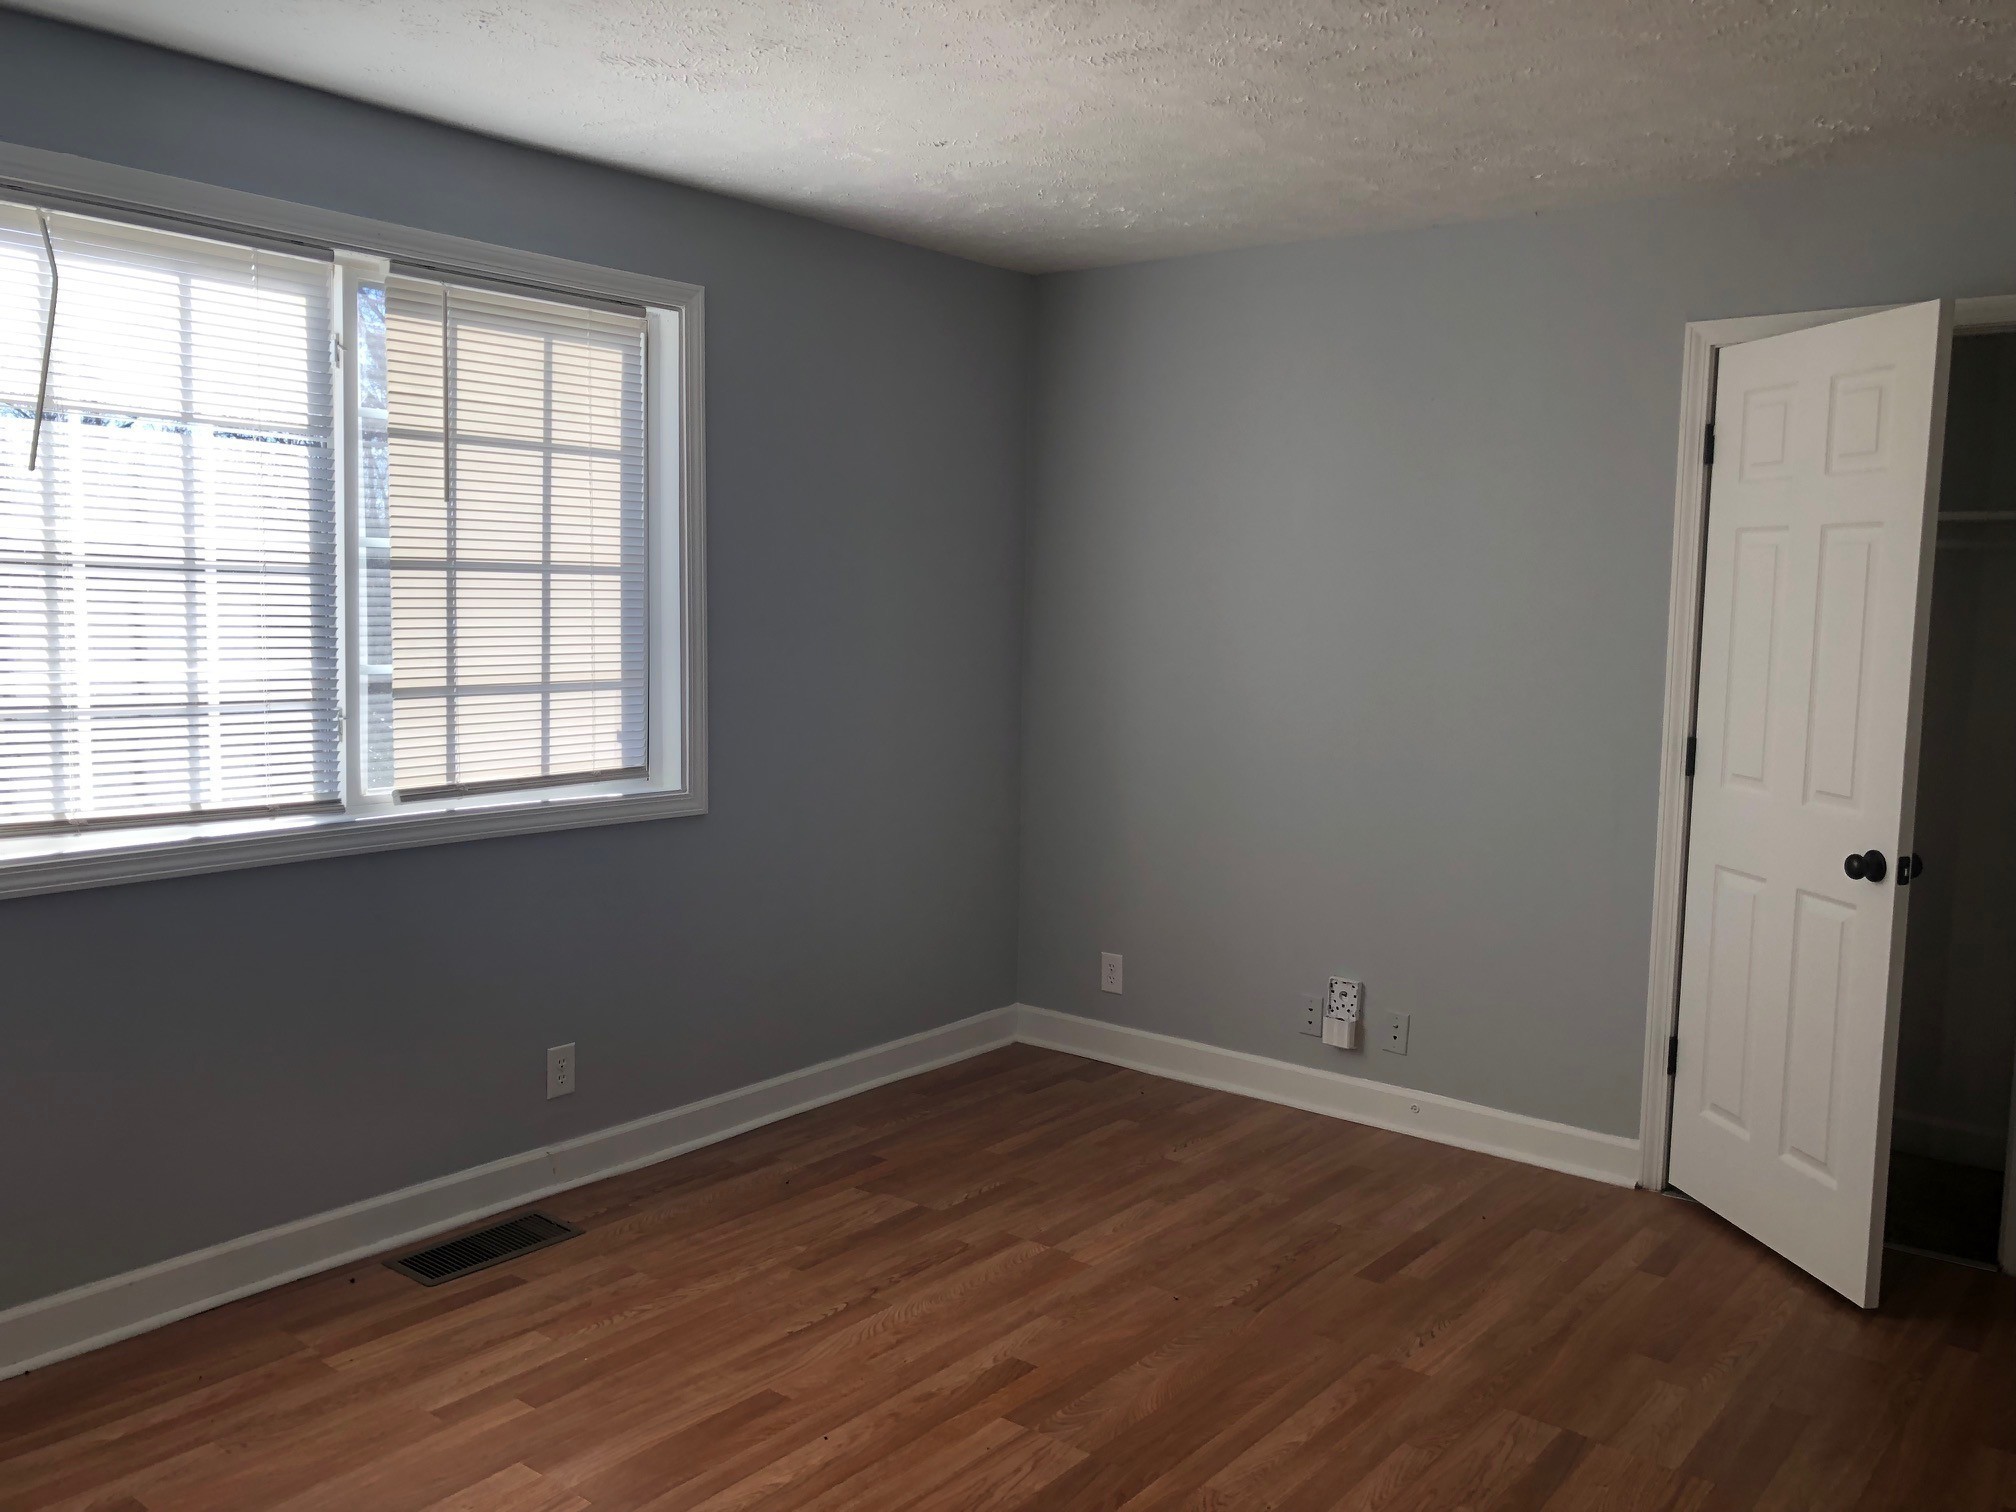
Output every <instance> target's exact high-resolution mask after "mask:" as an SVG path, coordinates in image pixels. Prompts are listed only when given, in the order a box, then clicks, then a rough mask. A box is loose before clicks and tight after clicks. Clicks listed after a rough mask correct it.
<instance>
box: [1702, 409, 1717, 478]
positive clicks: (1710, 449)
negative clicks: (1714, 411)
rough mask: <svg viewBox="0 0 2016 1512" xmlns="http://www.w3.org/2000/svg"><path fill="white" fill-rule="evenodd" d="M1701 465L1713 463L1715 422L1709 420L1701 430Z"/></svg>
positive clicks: (1706, 465)
mask: <svg viewBox="0 0 2016 1512" xmlns="http://www.w3.org/2000/svg"><path fill="white" fill-rule="evenodd" d="M1701 465H1702V466H1703V467H1713V466H1714V465H1715V422H1714V421H1713V420H1710V421H1709V422H1708V423H1707V425H1705V426H1703V427H1702V430H1701Z"/></svg>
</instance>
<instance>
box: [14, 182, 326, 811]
mask: <svg viewBox="0 0 2016 1512" xmlns="http://www.w3.org/2000/svg"><path fill="white" fill-rule="evenodd" d="M45 229H46V232H47V239H46V240H45V239H44V231H45ZM52 266H53V268H54V269H55V270H57V271H56V273H55V274H54V275H53V276H52V273H51V268H52ZM52 298H55V299H56V300H57V317H58V319H57V328H56V330H55V333H54V339H53V340H51V341H49V342H48V343H47V345H48V352H49V365H48V381H47V385H46V390H45V387H44V385H43V382H42V378H41V372H42V354H43V350H44V345H45V342H44V337H45V334H46V332H47V320H48V314H49V304H50V301H51V299H52ZM329 312H330V302H329V265H328V264H327V263H320V264H318V263H315V262H312V261H309V260H308V259H306V258H300V257H290V256H285V255H281V254H276V253H271V252H264V251H258V250H255V249H253V248H250V247H232V246H227V245H224V244H222V243H218V242H209V241H200V240H197V239H195V238H193V237H186V236H167V235H162V234H159V233H155V232H150V231H145V230H141V229H139V228H136V227H130V226H120V225H115V224H112V223H110V222H107V221H102V220H93V219H90V218H87V217H84V216H77V215H61V214H49V215H41V214H38V213H37V212H36V211H34V210H32V209H29V208H27V207H24V206H18V205H6V206H0V396H4V401H5V402H4V407H0V831H14V832H19V831H23V830H49V829H63V828H70V827H76V826H85V825H95V824H127V823H132V822H134V821H138V820H146V819H160V818H186V817H189V816H194V815H219V814H230V813H239V812H243V811H247V810H263V811H270V812H278V811H282V810H288V809H313V808H321V807H325V806H331V805H334V804H335V803H336V801H337V797H338V791H339V789H338V777H337V764H336V725H337V666H336V663H337V651H336V534H335V530H336V527H335V516H336V509H335V478H334V473H335V469H334V466H333V458H332V456H331V450H332V443H331V423H330V422H331V411H332V407H333V403H334V395H333V391H332V387H331V385H330V383H329V381H328V367H329V357H328V354H329V350H330V346H329ZM43 392H46V395H47V397H46V400H45V401H44V407H43V411H42V421H41V425H40V427H39V434H38V428H37V427H36V426H35V425H34V423H33V409H34V405H35V402H36V396H37V395H38V393H43ZM31 447H33V448H34V449H35V450H36V453H37V455H36V458H35V466H34V467H33V468H32V469H31V468H30V467H29V465H28V464H29V455H28V454H29V450H30V448H31Z"/></svg>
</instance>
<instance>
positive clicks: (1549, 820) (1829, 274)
mask: <svg viewBox="0 0 2016 1512" xmlns="http://www.w3.org/2000/svg"><path fill="white" fill-rule="evenodd" d="M2007 292H2016V153H2012V152H2010V151H2007V150H1997V151H1988V152H1982V153H1979V154H1975V155H1970V156H1965V157H1956V158H1949V159H1945V160H1938V161H1927V162H1912V163H1904V164H1898V165H1896V166H1894V167H1888V168H1885V169H1881V170H1878V171H1858V172H1838V173H1831V174H1826V175H1819V176H1810V177H1797V178H1788V179H1783V180H1779V181H1777V182H1774V183H1770V184H1765V185H1759V186H1755V187H1750V188H1744V189H1739V190H1734V191H1725V192H1718V193H1714V194H1701V195H1695V196H1690V197H1685V198H1673V199H1663V200H1657V201H1644V202H1638V203H1632V204H1625V205H1614V206H1609V207H1604V208H1600V209H1594V210H1587V211H1577V212H1572V213H1561V214H1551V215H1546V216H1541V217H1529V218H1524V219H1520V220H1515V221H1505V222H1499V223H1495V224H1489V225H1473V226H1463V227H1451V228H1444V229H1438V230H1431V231H1426V232H1419V233H1411V234H1404V235H1392V236H1382V237H1376V238H1362V239H1357V240H1350V241H1341V242H1329V243H1319V244H1311V245H1303V246H1292V247H1280V248H1272V249H1267V250H1261V251H1252V252H1239V253H1228V254H1224V255H1219V256H1211V257H1201V258H1194V259H1185V260H1181V261H1172V262H1165V263H1157V264H1149V265H1145V266H1138V267H1131V268H1119V269H1110V270H1105V271H1099V272H1090V273H1079V274H1069V275H1063V276H1058V277H1054V278H1048V279H1045V280H1043V281H1042V282H1041V284H1040V285H1039V296H1038V308H1039V348H1038V380H1037V384H1038V386H1037V393H1038V432H1037V433H1038V437H1039V444H1038V453H1037V461H1036V490H1035V495H1034V499H1035V508H1034V518H1033V523H1032V533H1031V541H1030V548H1029V550H1030V601H1029V640H1028V649H1027V653H1026V658H1025V673H1024V676H1025V687H1024V709H1023V733H1024V747H1023V873H1022V911H1021V939H1022V951H1021V969H1020V988H1021V994H1020V995H1021V998H1022V1000H1023V1001H1025V1002H1030V1003H1036V1004H1040V1005H1042V1006H1046V1007H1051V1008H1058V1009H1064V1010H1068V1011H1071V1012H1075V1013H1082V1014H1088V1015H1092V1016H1095V1017H1100V1018H1105V1019H1110V1020H1113V1021H1115V1022H1118V1023H1123V1024H1130V1025H1135V1026H1138V1027H1141V1028H1145V1029H1154V1030H1160V1031H1162V1032H1165V1033H1170V1034H1176V1035H1182V1036H1186V1037H1189V1038H1193V1039H1199V1040H1204V1041H1207V1042H1210V1043H1213V1044H1218V1045H1225V1046H1229V1047H1232V1048H1235V1049H1239V1050H1245V1051H1251V1052H1254V1053H1257V1054H1261V1055H1267V1056H1273V1057H1276V1058H1278V1059H1282V1060H1287V1061H1294V1062H1298V1063H1301V1064H1306V1065H1316V1066H1327V1067H1332V1068H1336V1069H1340V1070H1346V1071H1350V1072H1353V1073H1355V1074H1359V1075H1365V1076H1370V1077H1374V1078H1377V1079H1379V1080H1382V1081H1388V1082H1397V1083H1401V1084H1404V1085H1407V1086H1412V1087H1415V1088H1419V1089H1423V1090H1427V1091H1434V1092H1441V1093H1446V1094H1449V1095H1452V1096H1456V1097H1461V1098H1468V1099H1472V1100H1475V1101H1477V1102H1482V1103H1488V1104H1491V1105H1493V1106H1496V1107H1501V1108H1509V1109H1512V1110H1515V1111H1518V1112H1521V1113H1527V1114H1533V1115H1537V1116H1539V1117H1543V1118H1550V1119H1557V1120H1560V1121H1562V1122H1566V1123H1571V1124H1578V1125H1582V1126H1585V1127H1588V1128H1593V1129H1600V1130H1605V1131H1608V1132H1611V1133H1619V1134H1631V1133H1635V1132H1636V1128H1637V1117H1638V1100H1639V1065H1640V1057H1641V1055H1642V1052H1643V1043H1644V1022H1645V1019H1644V996H1645V970H1646V957H1647V951H1648V947H1649V939H1650V912H1651V876H1652V850H1653V827H1654V820H1655V809H1656V797H1657V790H1658V743H1659V716H1660V706H1661V697H1662V684H1663V676H1664V657H1665V644H1664V642H1665V625H1666V583H1667V571H1668V560H1669V548H1670V540H1671V520H1672V500H1673V466H1674V449H1675V424H1676V417H1677V415H1678V410H1679V378H1680V348H1681V327H1682V325H1683V324H1684V323H1685V322H1686V321H1688V320H1694V319H1712V318H1715V317H1720V316H1731V315H1744V314H1753V313H1758V312H1764V311H1783V310H1813V309H1827V308H1831V307H1837V306H1844V305H1857V304H1870V303H1878V302H1883V301H1891V300H1896V301H1902V300H1914V299H1925V298H1930V297H1934V296H1938V295H1969V294H1988V293H2007ZM1101 950H1116V951H1121V952H1123V953H1124V954H1125V956H1126V962H1127V971H1126V982H1127V991H1126V994H1125V996H1122V997H1111V996H1107V995H1104V994H1102V993H1100V992H1099V991H1098V988H1097V977H1098V953H1099V952H1100V951H1101ZM1333 972H1334V973H1339V974H1345V975H1352V976H1359V977H1362V978H1364V980H1365V981H1366V982H1367V984H1368V986H1367V1009H1368V1012H1369V1013H1370V1014H1371V1015H1372V1016H1373V1017H1374V1018H1375V1019H1376V1016H1377V1014H1378V1012H1379V1011H1380V1010H1382V1009H1400V1010H1404V1011H1408V1012H1410V1013H1411V1014H1412V1015H1413V1034H1412V1047H1411V1053H1410V1054H1409V1055H1408V1056H1407V1057H1406V1058H1404V1059H1402V1058H1399V1057H1396V1056H1393V1055H1390V1054H1387V1053H1385V1052H1383V1051H1378V1050H1370V1051H1365V1052H1360V1053H1352V1054H1346V1053H1343V1052H1339V1051H1334V1050H1326V1049H1324V1048H1323V1047H1322V1046H1321V1045H1320V1044H1318V1043H1317V1042H1316V1041H1313V1040H1310V1039H1306V1038H1303V1037H1302V1036H1300V1035H1299V1034H1298V1033H1297V1032H1296V1027H1295V1024H1296V1010H1297V1004H1296V994H1297V992H1298V991H1302V990H1314V989H1315V988H1317V987H1319V986H1320V985H1321V984H1322V982H1323V980H1324V979H1325V978H1326V977H1327V976H1328V975H1330V974H1331V973H1333Z"/></svg>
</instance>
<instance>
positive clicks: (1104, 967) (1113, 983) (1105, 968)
mask: <svg viewBox="0 0 2016 1512" xmlns="http://www.w3.org/2000/svg"><path fill="white" fill-rule="evenodd" d="M1099 990H1100V991H1101V992H1118V991H1119V990H1120V957H1118V956H1117V955H1115V954H1113V952H1112V951H1110V950H1104V951H1101V952H1100V953H1099Z"/></svg>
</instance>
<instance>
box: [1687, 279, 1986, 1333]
mask: <svg viewBox="0 0 2016 1512" xmlns="http://www.w3.org/2000/svg"><path fill="white" fill-rule="evenodd" d="M1950 329H1951V315H1950V311H1949V310H1948V308H1947V307H1946V306H1945V305H1943V304H1939V303H1934V304H1925V305H1913V306H1909V307H1906V308H1902V309H1896V310H1888V311H1885V312H1883V313H1882V314H1878V315H1866V316H1862V317H1859V318H1857V319H1854V320H1844V321H1841V322H1839V323H1837V324H1834V325H1826V326H1817V327H1814V328H1812V329H1810V330H1804V331H1797V332H1793V333H1791V334H1789V335H1784V336H1774V337H1770V338H1768V339H1766V340H1763V341H1756V342H1749V343H1745V344H1743V345H1741V346H1734V347H1728V348H1725V349H1724V350H1723V351H1722V353H1721V356H1720V361H1719V370H1718V375H1717V380H1716V387H1715V433H1716V454H1715V460H1714V467H1713V470H1712V472H1711V473H1710V484H1709V501H1708V543H1707V555H1706V559H1705V574H1704V585H1703V601H1702V617H1701V661H1700V666H1701V672H1700V687H1699V692H1698V695H1697V701H1696V713H1695V721H1696V723H1695V733H1696V737H1697V741H1698V745H1697V751H1696V765H1695V776H1694V789H1693V813H1692V818H1691V822H1690V829H1689V837H1688V853H1687V893H1686V913H1685V922H1684V930H1685V934H1684V938H1683V943H1682V952H1681V972H1680V1005H1679V1037H1680V1044H1679V1061H1678V1069H1677V1071H1676V1074H1675V1081H1674V1096H1673V1137H1672V1157H1671V1160H1672V1165H1671V1179H1672V1183H1673V1185H1674V1186H1676V1187H1678V1188H1680V1190H1682V1191H1683V1192H1686V1193H1687V1194H1688V1195H1690V1196H1692V1197H1694V1198H1695V1199H1697V1200H1698V1201H1700V1202H1702V1203H1705V1204H1706V1205H1707V1206H1709V1207H1711V1208H1714V1209H1715V1210H1716V1211H1718V1212H1720V1213H1721V1214H1722V1215H1723V1216H1725V1217H1727V1218H1728V1219H1729V1220H1730V1221H1732V1222H1733V1223H1735V1224H1737V1225H1738V1226H1739V1227H1741V1228H1743V1229H1745V1230H1747V1231H1748V1232H1749V1233H1751V1234H1753V1235H1755V1236H1756V1237H1757V1238H1758V1239H1760V1240H1762V1241H1763V1242H1764V1243H1765V1244H1768V1245H1769V1246H1771V1247H1772V1248H1773V1249H1775V1250H1777V1251H1778V1252H1779V1253H1781V1254H1783V1255H1784V1256H1785V1257H1786V1258H1787V1259H1789V1260H1791V1261H1793V1262H1794V1263H1795V1264H1797V1265H1800V1266H1802V1267H1804V1268H1805V1269H1806V1270H1808V1271H1810V1272H1812V1273H1813V1274H1814V1275H1815V1276H1817V1277H1819V1278H1820V1279H1821V1280H1822V1281H1824V1282H1826V1283H1827V1284H1828V1285H1829V1286H1832V1287H1834V1288H1836V1289H1837V1290H1839V1291H1840V1292H1842V1293H1844V1294H1845V1295H1846V1296H1848V1297H1849V1298H1851V1299H1852V1300H1854V1301H1855V1302H1858V1303H1860V1304H1861V1305H1863V1306H1865V1307H1870V1306H1874V1305H1875V1303H1876V1296H1877V1290H1878V1286H1879V1284H1880V1279H1881V1265H1882V1223H1883V1197H1884V1188H1885V1176H1886V1167H1887V1162H1888V1159H1889V1147H1890V1095H1891V1081H1892V1072H1893V1060H1894V1053H1895V1042H1896V1010H1897V996H1898V984H1899V981H1900V975H1901V967H1902V962H1903V943H1904V940H1903V925H1904V904H1905V902H1906V901H1907V900H1908V898H1909V896H1910V894H1909V890H1908V887H1900V886H1899V885H1898V878H1899V870H1898V858H1899V856H1900V854H1903V853H1906V852H1908V851H1909V850H1910V848H1911V847H1910V845H1909V834H1910V819H1911V807H1912V794H1913V790H1914V783H1915V776H1916V773H1915V768H1916V764H1917V761H1916V754H1917V728H1918V701H1919V683H1920V680H1921V670H1922V667H1923V660H1924V658H1923V650H1922V645H1923V640H1924V626H1925V614H1924V604H1925V603H1926V601H1927V590H1928V587H1929V583H1928V579H1929V574H1930V566H1931V562H1930V554H1929V552H1928V550H1927V543H1928V536H1929V524H1930V519H1931V512H1932V511H1933V510H1934V509H1935V507H1936V506H1935V505H1934V504H1933V503H1932V494H1933V490H1934V489H1936V487H1937V482H1938V465H1937V453H1938V447H1939V444H1940V439H1941V432H1942V430H1943V411H1944V398H1945V370H1946V359H1947V352H1948V345H1949V340H1950ZM1868 851H1875V852H1877V853H1878V854H1879V855H1880V856H1881V857H1882V858H1883V862H1884V873H1885V874H1884V876H1883V879H1882V880H1881V881H1880V882H1878V881H1873V880H1870V879H1869V878H1868V877H1867V876H1866V875H1865V876H1864V877H1863V879H1861V880H1856V879H1855V878H1853V877H1851V876H1850V875H1849V874H1848V869H1847V867H1846V859H1847V858H1848V857H1849V856H1850V855H1857V856H1859V855H1861V854H1862V853H1864V852H1868ZM1868 870H1873V868H1869V869H1868Z"/></svg>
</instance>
